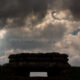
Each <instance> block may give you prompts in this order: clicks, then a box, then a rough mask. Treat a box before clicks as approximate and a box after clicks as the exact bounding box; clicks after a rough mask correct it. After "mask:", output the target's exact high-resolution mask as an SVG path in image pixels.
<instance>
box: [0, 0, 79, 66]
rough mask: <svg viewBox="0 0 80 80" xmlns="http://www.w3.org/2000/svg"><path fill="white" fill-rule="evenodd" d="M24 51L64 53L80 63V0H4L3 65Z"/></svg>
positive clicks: (0, 12) (0, 7) (0, 13)
mask: <svg viewBox="0 0 80 80" xmlns="http://www.w3.org/2000/svg"><path fill="white" fill-rule="evenodd" d="M21 52H36V53H39V52H60V53H66V54H68V55H69V63H70V64H71V65H74V66H80V0H0V64H4V63H6V62H8V56H9V55H11V54H16V53H21Z"/></svg>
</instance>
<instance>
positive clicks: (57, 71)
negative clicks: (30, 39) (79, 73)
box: [3, 52, 71, 80]
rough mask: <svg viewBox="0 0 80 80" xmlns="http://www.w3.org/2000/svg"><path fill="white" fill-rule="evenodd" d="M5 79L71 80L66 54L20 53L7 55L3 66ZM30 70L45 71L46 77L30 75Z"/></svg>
mask: <svg viewBox="0 0 80 80" xmlns="http://www.w3.org/2000/svg"><path fill="white" fill-rule="evenodd" d="M3 72H4V74H5V80H36V79H37V80H71V66H70V65H69V64H68V56H67V55H66V54H59V53H56V52H53V53H45V54H42V53H39V54H38V53H33V54H31V53H21V54H13V55H10V56H9V63H8V64H5V65H4V66H3ZM30 72H47V74H48V75H47V77H30Z"/></svg>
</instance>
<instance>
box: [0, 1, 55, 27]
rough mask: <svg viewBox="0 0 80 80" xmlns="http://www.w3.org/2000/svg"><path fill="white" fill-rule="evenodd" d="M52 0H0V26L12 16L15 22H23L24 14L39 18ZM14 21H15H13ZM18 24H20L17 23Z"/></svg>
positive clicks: (43, 14)
mask: <svg viewBox="0 0 80 80" xmlns="http://www.w3.org/2000/svg"><path fill="white" fill-rule="evenodd" d="M53 1H54V0H0V24H1V25H0V26H1V27H3V26H4V25H3V24H6V20H7V19H8V18H12V19H14V20H15V21H16V23H17V24H19V23H20V24H21V23H22V24H24V20H25V18H26V16H28V15H31V14H34V15H36V16H37V18H38V20H41V19H42V18H43V17H44V16H45V15H46V12H47V10H48V8H49V5H50V4H51V3H52V2H53ZM14 23H15V22H14ZM19 26H20V25H19Z"/></svg>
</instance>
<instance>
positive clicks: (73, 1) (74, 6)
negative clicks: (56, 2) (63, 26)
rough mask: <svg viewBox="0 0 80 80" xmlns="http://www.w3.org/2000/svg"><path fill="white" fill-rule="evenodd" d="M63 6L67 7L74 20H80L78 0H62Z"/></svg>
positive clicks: (79, 2) (79, 3) (79, 0)
mask: <svg viewBox="0 0 80 80" xmlns="http://www.w3.org/2000/svg"><path fill="white" fill-rule="evenodd" d="M63 3H64V7H65V8H66V9H69V10H70V11H71V13H72V15H73V17H74V19H75V20H80V0H63Z"/></svg>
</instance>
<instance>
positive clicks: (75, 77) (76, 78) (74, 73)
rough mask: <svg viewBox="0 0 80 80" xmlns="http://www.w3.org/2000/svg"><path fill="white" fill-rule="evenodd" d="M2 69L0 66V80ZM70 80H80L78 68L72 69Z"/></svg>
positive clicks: (0, 79)
mask: <svg viewBox="0 0 80 80" xmlns="http://www.w3.org/2000/svg"><path fill="white" fill-rule="evenodd" d="M1 69H2V67H1V66H0V80H3V79H2V77H5V76H3V72H1ZM72 80H80V67H72Z"/></svg>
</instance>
